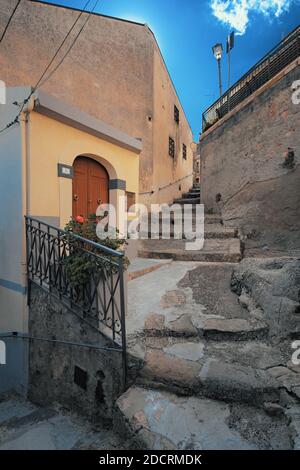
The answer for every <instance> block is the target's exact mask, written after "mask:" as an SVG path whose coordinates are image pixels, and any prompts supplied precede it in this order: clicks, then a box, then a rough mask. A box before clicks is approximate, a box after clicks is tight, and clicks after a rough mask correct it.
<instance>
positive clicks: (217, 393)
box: [136, 343, 280, 407]
mask: <svg viewBox="0 0 300 470" xmlns="http://www.w3.org/2000/svg"><path fill="white" fill-rule="evenodd" d="M193 345H194V347H196V346H197V343H193ZM177 346H178V345H177ZM198 346H200V347H199V349H198V351H197V350H193V349H192V345H191V343H190V345H189V348H188V347H187V346H186V351H185V356H184V345H182V349H181V357H180V356H178V353H177V355H176V350H174V347H173V352H172V349H170V348H169V349H168V348H165V349H164V350H159V349H147V351H146V354H145V358H144V361H145V365H144V367H143V368H142V369H141V371H140V372H139V376H138V378H137V381H136V383H137V384H139V385H142V386H145V387H151V388H155V389H162V390H166V391H168V392H174V393H177V394H179V395H195V396H205V397H207V398H213V399H217V400H222V401H226V402H231V403H247V404H251V405H253V406H257V407H259V406H262V405H263V403H264V402H266V401H268V402H270V401H271V402H272V401H278V400H279V391H280V384H279V382H277V381H276V380H275V379H274V378H273V377H272V376H271V375H270V374H269V373H268V372H267V371H264V370H260V369H253V368H252V367H249V366H244V365H241V364H239V363H237V362H234V363H225V362H224V361H222V360H221V359H213V358H203V359H201V356H203V354H204V353H203V348H204V345H203V344H200V345H198ZM189 352H190V353H191V354H192V353H193V354H194V355H192V356H190V357H189V356H188V353H189ZM196 353H198V357H197V354H196ZM184 357H189V359H185V358H184ZM191 359H193V360H191ZM236 359H237V360H238V358H236Z"/></svg>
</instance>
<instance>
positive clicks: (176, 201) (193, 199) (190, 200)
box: [174, 197, 200, 205]
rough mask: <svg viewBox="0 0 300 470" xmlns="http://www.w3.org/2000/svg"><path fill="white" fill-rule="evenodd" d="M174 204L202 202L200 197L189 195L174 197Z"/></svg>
mask: <svg viewBox="0 0 300 470" xmlns="http://www.w3.org/2000/svg"><path fill="white" fill-rule="evenodd" d="M174 204H180V205H184V204H193V205H196V204H200V197H189V198H180V199H174Z"/></svg>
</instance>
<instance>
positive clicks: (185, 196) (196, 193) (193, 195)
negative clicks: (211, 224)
mask: <svg viewBox="0 0 300 470" xmlns="http://www.w3.org/2000/svg"><path fill="white" fill-rule="evenodd" d="M182 198H183V199H192V198H200V191H194V192H189V193H184V194H183V195H182Z"/></svg>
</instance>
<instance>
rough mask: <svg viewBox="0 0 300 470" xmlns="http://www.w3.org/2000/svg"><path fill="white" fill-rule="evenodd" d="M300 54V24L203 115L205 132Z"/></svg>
mask: <svg viewBox="0 0 300 470" xmlns="http://www.w3.org/2000/svg"><path fill="white" fill-rule="evenodd" d="M299 56H300V26H298V27H297V28H296V29H295V30H294V31H292V32H291V33H290V34H289V35H288V36H287V37H286V38H285V39H284V40H283V41H281V42H280V43H279V44H278V45H277V46H276V47H274V49H272V50H271V51H270V52H269V53H268V54H267V55H265V56H264V57H263V58H262V59H261V60H260V61H259V62H258V63H257V64H256V65H254V67H252V68H251V69H250V70H249V71H248V72H247V73H246V74H245V75H244V76H243V77H242V78H241V79H240V80H239V81H238V82H236V83H235V84H234V85H233V86H232V87H231V88H229V89H228V91H227V92H226V93H224V94H223V96H221V98H219V99H218V100H217V101H216V102H215V103H214V104H213V105H212V106H210V107H209V108H208V109H207V110H206V111H205V112H204V113H203V115H202V130H203V132H205V131H206V130H207V129H209V128H210V127H211V126H212V125H213V124H215V123H216V122H217V121H218V120H219V119H221V118H222V117H224V116H225V115H226V114H227V113H229V111H231V110H233V109H234V108H235V107H236V106H237V105H238V104H240V103H242V101H244V100H245V99H246V98H247V97H248V96H250V95H252V93H254V92H255V91H256V90H258V89H259V88H260V87H261V86H263V85H264V84H265V83H267V82H268V81H269V80H271V78H273V77H275V75H277V74H278V73H279V72H280V71H281V70H283V69H284V68H285V67H286V66H287V65H289V64H290V63H292V62H293V61H294V60H295V59H297V58H298V57H299Z"/></svg>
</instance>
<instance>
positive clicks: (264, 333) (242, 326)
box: [198, 318, 269, 341]
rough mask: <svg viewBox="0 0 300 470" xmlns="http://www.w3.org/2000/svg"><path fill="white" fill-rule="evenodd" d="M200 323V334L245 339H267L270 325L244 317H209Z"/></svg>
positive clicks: (207, 337) (208, 337)
mask: <svg viewBox="0 0 300 470" xmlns="http://www.w3.org/2000/svg"><path fill="white" fill-rule="evenodd" d="M201 323H202V325H199V327H198V332H199V335H200V336H202V337H203V338H206V339H212V340H216V339H217V340H223V341H226V340H231V341H244V340H256V339H265V338H267V337H268V333H269V327H268V325H266V324H265V323H264V322H261V321H256V320H251V321H248V320H245V319H243V318H207V319H205V320H202V322H201Z"/></svg>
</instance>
